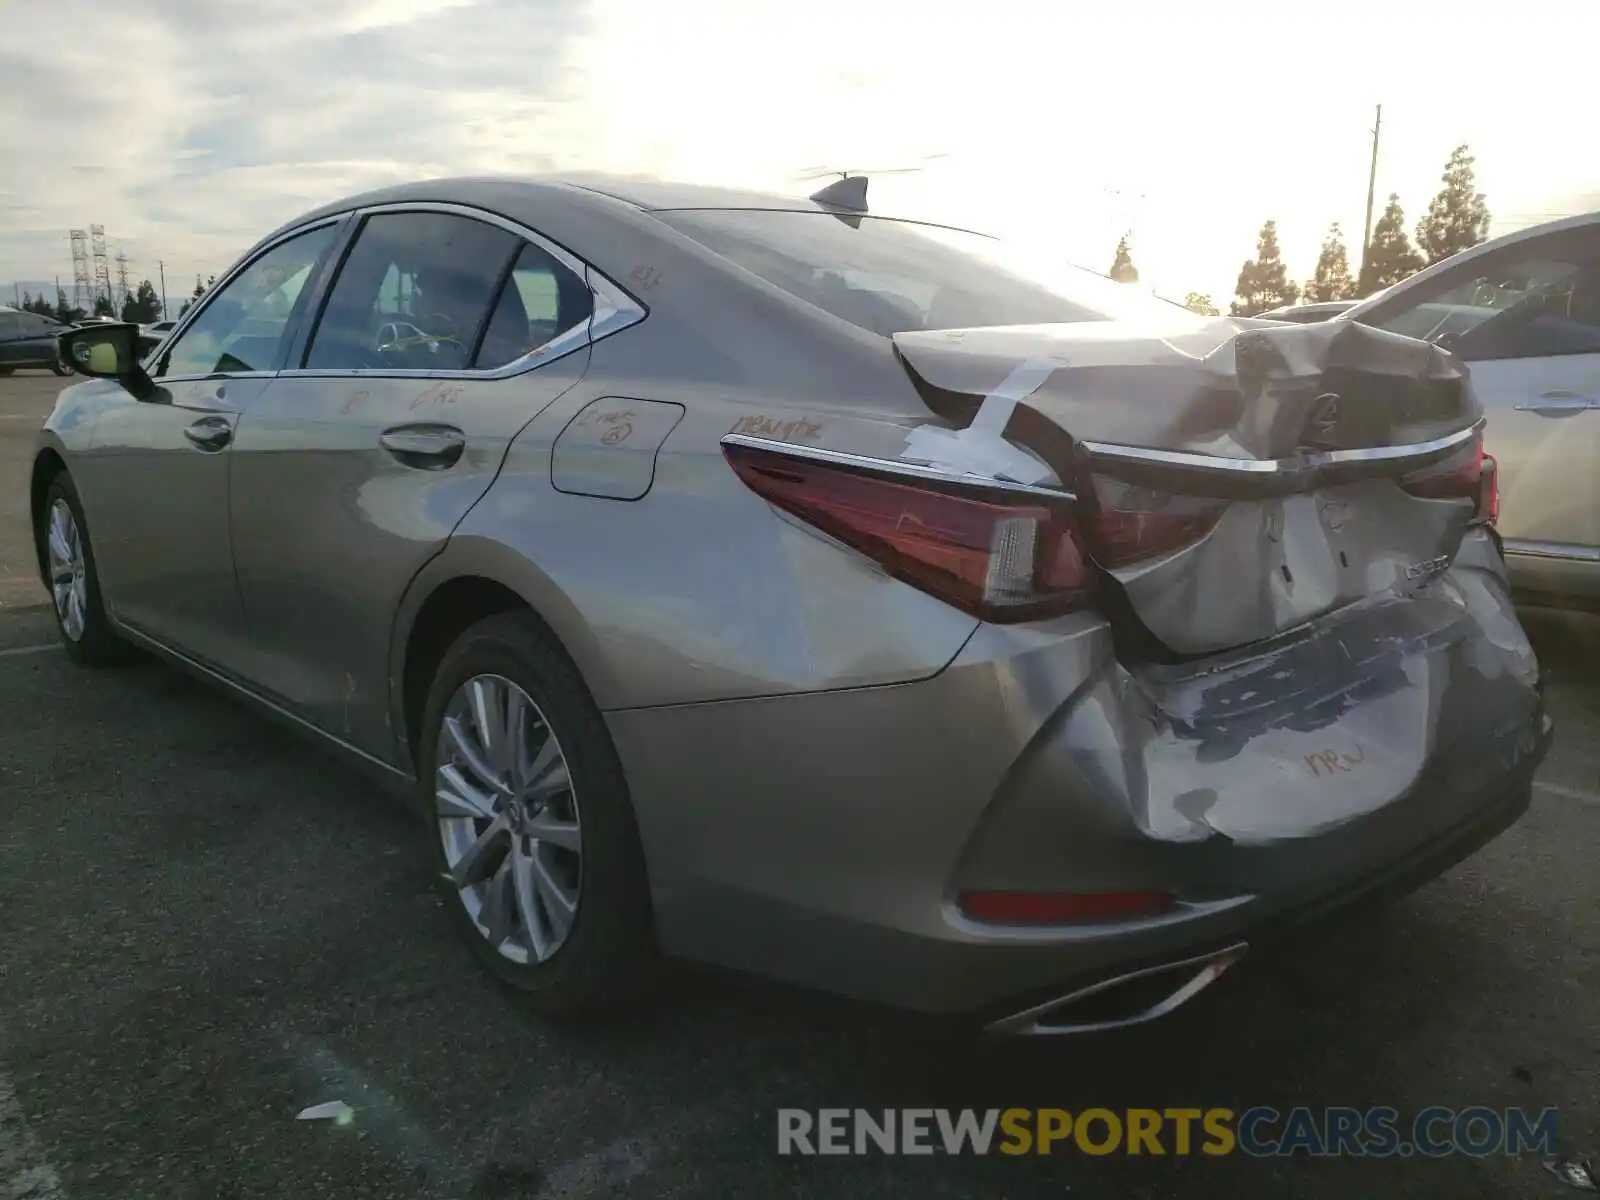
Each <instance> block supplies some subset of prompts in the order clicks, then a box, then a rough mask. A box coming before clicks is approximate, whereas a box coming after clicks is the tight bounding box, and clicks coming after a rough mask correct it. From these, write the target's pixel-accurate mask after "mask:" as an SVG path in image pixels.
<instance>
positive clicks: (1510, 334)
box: [1371, 234, 1600, 362]
mask: <svg viewBox="0 0 1600 1200" xmlns="http://www.w3.org/2000/svg"><path fill="white" fill-rule="evenodd" d="M1406 300H1408V301H1409V302H1408V303H1402V304H1401V305H1400V306H1399V307H1397V308H1392V309H1388V310H1387V311H1385V312H1383V313H1380V314H1378V315H1377V317H1376V320H1374V321H1372V322H1371V323H1373V324H1376V325H1378V326H1379V327H1380V328H1383V329H1387V330H1389V331H1391V332H1393V333H1401V334H1405V335H1406V336H1407V337H1414V338H1421V339H1423V340H1425V341H1430V342H1436V343H1438V344H1439V345H1442V346H1446V347H1448V348H1449V349H1450V350H1451V352H1453V353H1454V354H1456V355H1457V356H1458V357H1460V358H1463V359H1465V360H1467V361H1469V362H1483V361H1488V360H1493V359H1513V358H1546V357H1554V356H1558V355H1564V354H1597V353H1600V237H1596V236H1594V235H1589V234H1584V235H1582V236H1580V237H1576V238H1575V237H1573V236H1571V235H1567V236H1564V237H1561V238H1557V239H1547V240H1546V241H1544V242H1543V243H1542V244H1541V243H1539V242H1535V243H1532V244H1530V245H1529V246H1527V247H1518V248H1515V249H1514V250H1512V251H1508V252H1506V253H1504V254H1499V255H1492V256H1486V257H1485V259H1484V260H1483V262H1482V263H1481V264H1472V265H1471V266H1470V267H1464V268H1463V269H1462V270H1461V271H1460V273H1451V274H1448V275H1441V277H1440V279H1439V280H1437V281H1435V283H1434V285H1433V286H1431V287H1428V288H1426V289H1419V290H1418V293H1417V294H1416V295H1415V296H1410V297H1406Z"/></svg>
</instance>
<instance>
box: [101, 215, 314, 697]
mask: <svg viewBox="0 0 1600 1200" xmlns="http://www.w3.org/2000/svg"><path fill="white" fill-rule="evenodd" d="M336 233H337V226H336V224H334V223H329V224H325V225H322V226H320V227H318V228H314V229H311V230H309V231H303V232H299V233H296V234H295V235H294V236H291V237H288V238H285V239H282V240H280V241H278V242H276V243H275V244H273V245H271V246H268V247H267V248H265V249H263V250H262V251H261V252H260V253H259V254H257V255H255V256H254V257H253V258H251V259H249V260H247V261H246V262H244V263H242V264H241V265H240V266H239V267H237V268H236V269H235V270H234V272H232V273H231V274H230V275H229V276H228V277H227V278H225V279H224V280H223V282H222V283H221V284H219V285H218V286H217V287H215V288H214V289H212V291H211V293H210V294H209V295H208V296H207V297H206V299H205V300H204V301H202V303H201V305H200V306H199V308H198V309H197V310H196V311H195V312H194V314H193V315H192V317H191V318H190V319H189V320H187V321H186V322H185V323H184V325H183V328H182V330H181V331H180V332H179V333H178V336H177V337H176V338H175V339H173V340H172V341H171V342H169V343H167V344H166V346H164V347H163V348H162V350H161V351H160V354H159V356H158V357H157V358H156V359H155V360H153V361H147V363H146V369H147V370H148V371H150V373H151V374H152V376H153V377H154V379H155V381H156V383H157V385H158V386H157V389H156V392H155V394H154V395H153V396H152V397H151V398H150V399H149V400H145V401H138V400H134V399H133V398H132V397H131V396H128V397H127V402H126V403H123V404H119V405H115V406H112V407H110V408H108V409H107V411H106V412H105V413H104V415H102V416H101V418H100V419H99V421H98V422H97V424H96V426H95V430H94V440H93V443H92V446H91V449H90V452H89V461H87V462H86V463H85V466H84V468H83V470H82V471H81V472H80V473H79V491H80V493H82V495H83V500H84V506H85V510H86V512H85V515H86V518H87V520H88V524H89V528H90V531H91V536H92V537H93V539H94V548H95V557H96V560H97V562H98V565H99V568H100V574H101V579H102V585H103V587H104V589H105V594H106V598H107V600H108V601H109V603H110V606H111V609H112V611H113V613H114V614H115V616H116V619H117V620H118V621H119V622H121V623H123V624H125V625H127V626H129V627H131V628H133V629H134V630H136V631H137V632H139V633H142V634H144V635H146V636H147V637H151V638H154V639H155V640H157V641H159V642H161V643H163V644H164V645H166V646H169V647H171V648H173V649H176V650H178V651H181V652H182V653H184V654H186V655H188V656H189V657H190V658H193V659H195V660H196V661H199V662H201V663H203V664H205V665H207V666H210V667H213V668H216V669H219V670H222V671H224V672H226V673H230V674H234V675H241V674H247V666H248V637H247V630H246V628H245V620H244V605H243V602H242V601H241V599H240V596H239V588H238V583H237V580H236V578H235V576H234V567H233V549H232V545H231V535H230V531H229V526H228V488H229V464H230V459H231V452H230V447H231V445H232V441H233V438H234V436H235V434H236V433H237V428H238V423H239V420H240V414H241V413H243V412H244V411H245V410H246V409H247V408H248V407H249V405H250V403H251V402H252V400H253V399H254V398H255V397H256V396H258V395H259V394H260V393H261V392H263V391H264V390H265V388H266V387H267V385H268V383H269V381H270V380H271V378H272V375H273V372H274V371H276V369H277V367H278V365H279V363H280V362H281V361H282V353H283V350H284V348H285V347H286V345H287V343H288V341H289V339H290V337H291V335H292V334H293V332H294V329H295V327H296V322H297V320H298V315H299V312H300V309H301V307H302V306H303V302H304V301H306V300H309V298H310V290H311V289H310V288H309V287H308V286H307V285H308V284H309V283H310V282H311V280H312V279H313V277H314V276H315V274H316V271H317V269H318V266H319V264H320V262H321V260H322V257H323V255H324V254H325V253H326V252H327V251H328V250H329V248H330V247H331V246H332V244H333V242H334V239H335V236H336Z"/></svg>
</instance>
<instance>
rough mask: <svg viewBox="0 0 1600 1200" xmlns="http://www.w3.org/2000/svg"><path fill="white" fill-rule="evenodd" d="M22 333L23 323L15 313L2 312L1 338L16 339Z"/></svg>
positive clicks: (0, 321) (0, 323)
mask: <svg viewBox="0 0 1600 1200" xmlns="http://www.w3.org/2000/svg"><path fill="white" fill-rule="evenodd" d="M20 331H21V323H20V322H19V321H18V319H17V314H16V313H14V312H0V337H15V336H16V335H17V334H18V333H19V332H20Z"/></svg>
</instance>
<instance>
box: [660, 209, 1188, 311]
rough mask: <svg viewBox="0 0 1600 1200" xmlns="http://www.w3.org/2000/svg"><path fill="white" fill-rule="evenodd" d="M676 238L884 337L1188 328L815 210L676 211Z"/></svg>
mask: <svg viewBox="0 0 1600 1200" xmlns="http://www.w3.org/2000/svg"><path fill="white" fill-rule="evenodd" d="M655 215H656V216H657V217H659V218H660V219H661V220H662V221H664V222H666V223H667V224H668V225H670V226H672V227H673V228H674V229H676V230H678V232H680V233H683V234H685V235H687V236H688V237H691V238H693V239H694V240H695V241H697V242H699V243H700V244H701V245H703V246H705V247H706V248H707V249H709V250H711V251H713V252H715V253H716V254H718V255H721V256H722V257H723V258H725V259H728V260H730V261H731V262H733V263H735V264H737V265H738V266H740V267H743V268H744V269H745V270H747V271H749V272H751V273H752V274H754V275H757V276H760V277H761V278H762V279H764V280H766V281H767V282H768V283H771V284H774V285H776V286H777V287H780V288H782V289H783V290H784V291H786V292H788V293H790V294H791V295H793V296H798V297H799V298H800V299H802V300H805V301H807V302H809V303H810V304H813V305H815V306H816V307H818V308H820V309H822V310H823V311H825V312H828V313H831V314H832V315H834V316H836V317H839V318H841V319H843V320H845V321H849V322H850V323H851V324H853V325H859V326H861V327H862V328H864V329H869V330H871V331H872V332H874V333H880V334H883V335H885V336H889V335H893V334H896V333H902V332H906V331H909V330H922V329H971V328H977V327H981V326H988V325H1040V324H1056V323H1060V322H1076V321H1108V320H1132V321H1141V322H1155V323H1159V324H1161V325H1165V326H1169V327H1170V326H1174V325H1178V326H1182V325H1185V324H1191V323H1199V321H1200V320H1201V318H1198V317H1196V316H1194V315H1193V314H1191V313H1188V312H1187V311H1186V310H1184V309H1183V308H1181V307H1179V306H1178V305H1175V304H1171V303H1169V302H1167V301H1164V300H1159V299H1156V298H1155V297H1154V296H1151V295H1149V294H1148V293H1141V292H1140V291H1139V290H1138V289H1137V288H1134V287H1130V286H1129V285H1126V284H1119V283H1113V282H1112V281H1111V280H1109V279H1107V278H1106V277H1105V276H1103V275H1096V274H1094V273H1093V272H1092V271H1085V270H1082V269H1081V268H1077V267H1072V266H1067V265H1064V264H1060V263H1053V262H1052V257H1051V256H1050V255H1049V254H1046V253H1042V252H1036V251H1031V250H1028V249H1025V248H1023V247H1020V246H1014V245H1010V244H1008V243H1005V242H1001V241H999V240H997V239H995V238H990V237H985V236H983V235H981V234H976V233H966V232H962V231H960V230H954V229H945V228H942V227H939V226H932V225H920V224H917V223H915V222H908V221H897V220H892V219H889V218H885V217H863V218H861V219H860V220H858V221H857V220H854V219H852V221H851V222H849V223H846V222H845V221H842V220H839V219H838V218H836V217H834V216H832V215H830V214H828V213H824V212H780V211H747V210H731V209H729V210H681V211H664V212H657V213H656V214H655Z"/></svg>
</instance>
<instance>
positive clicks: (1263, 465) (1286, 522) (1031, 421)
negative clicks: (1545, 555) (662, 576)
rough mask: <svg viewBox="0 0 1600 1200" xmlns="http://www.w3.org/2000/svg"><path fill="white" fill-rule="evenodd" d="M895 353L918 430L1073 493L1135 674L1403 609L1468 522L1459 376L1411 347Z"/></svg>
mask: <svg viewBox="0 0 1600 1200" xmlns="http://www.w3.org/2000/svg"><path fill="white" fill-rule="evenodd" d="M895 347H896V350H897V352H898V354H899V356H900V360H901V362H902V364H903V365H904V367H905V369H906V371H907V373H908V375H909V377H910V378H911V381H912V383H913V384H914V386H916V388H917V390H918V392H919V393H920V394H921V395H922V397H923V399H924V401H925V402H926V403H927V404H928V405H929V407H930V408H931V409H933V411H934V412H936V413H937V414H938V415H940V416H941V417H944V418H945V419H946V420H948V421H951V422H960V421H962V420H965V421H966V422H967V423H968V427H969V429H970V430H971V431H973V437H974V439H975V441H976V440H977V439H978V438H980V437H994V438H995V439H996V440H1000V439H1003V440H1004V441H1005V442H1007V443H1010V444H1011V445H1012V446H1013V447H1022V448H1025V449H1026V450H1028V451H1030V452H1031V454H1032V455H1036V456H1037V457H1038V459H1040V460H1042V461H1043V463H1044V464H1046V465H1047V467H1048V470H1049V471H1052V472H1054V474H1055V475H1056V476H1057V477H1058V478H1059V479H1060V480H1061V482H1062V483H1064V484H1066V485H1067V486H1069V487H1071V488H1072V490H1073V491H1074V492H1075V493H1076V494H1077V496H1078V498H1079V501H1080V504H1081V506H1082V509H1083V525H1084V532H1085V537H1086V540H1087V542H1088V545H1089V548H1090V550H1091V552H1092V554H1093V556H1094V559H1095V561H1096V563H1097V564H1098V566H1099V567H1100V569H1101V571H1102V573H1103V576H1104V583H1105V587H1104V588H1103V589H1102V600H1103V605H1104V607H1105V608H1106V610H1107V615H1108V616H1109V617H1111V619H1112V620H1113V622H1114V624H1116V625H1117V626H1118V627H1119V636H1120V637H1121V638H1122V639H1123V640H1124V641H1127V642H1129V644H1130V645H1135V644H1138V645H1140V646H1142V649H1140V650H1137V651H1136V652H1135V653H1136V656H1138V657H1147V658H1151V659H1155V660H1157V661H1160V660H1164V659H1165V660H1183V659H1187V658H1193V657H1198V656H1203V655H1210V654H1215V653H1218V652H1221V651H1226V650H1230V649H1233V648H1235V647H1240V646H1245V645H1249V644H1252V643H1256V642H1260V641H1263V640H1265V639H1270V638H1273V637H1276V636H1278V635H1280V634H1283V633H1285V632H1286V631H1289V630H1293V629H1295V628H1297V627H1299V626H1302V625H1305V624H1307V623H1308V622H1312V621H1315V620H1317V619H1318V618H1320V617H1323V616H1325V615H1327V614H1329V613H1333V612H1337V611H1339V610H1342V609H1344V608H1347V607H1349V606H1351V605H1354V604H1357V603H1360V602H1362V601H1365V600H1368V599H1370V598H1373V597H1378V596H1383V595H1398V596H1403V595H1410V594H1413V593H1415V592H1416V591H1417V590H1418V589H1420V588H1422V587H1424V586H1426V585H1427V584H1428V582H1429V581H1430V580H1432V579H1433V578H1435V577H1436V576H1437V575H1439V574H1440V573H1441V572H1442V571H1443V570H1445V569H1446V568H1447V567H1448V566H1449V565H1450V562H1451V561H1452V559H1453V557H1454V555H1455V553H1456V550H1457V548H1458V547H1459V545H1460V542H1461V539H1462V537H1463V535H1464V534H1465V532H1466V530H1467V529H1468V528H1469V527H1470V526H1471V525H1472V524H1473V523H1474V521H1475V520H1477V519H1478V517H1479V512H1478V509H1479V498H1480V497H1479V491H1480V476H1481V473H1482V458H1483V448H1482V428H1483V421H1482V414H1481V412H1480V409H1479V406H1478V403H1477V401H1476V398H1475V397H1474V395H1473V393H1472V390H1471V388H1470V386H1469V383H1468V378H1467V374H1466V371H1465V369H1464V368H1463V367H1462V366H1461V364H1459V363H1458V362H1457V361H1456V360H1455V359H1454V358H1453V357H1451V356H1450V355H1449V354H1448V353H1446V352H1445V351H1442V350H1440V349H1438V348H1437V347H1434V346H1431V345H1429V344H1428V343H1425V342H1420V341H1416V340H1414V339H1411V338H1405V337H1400V336H1398V335H1395V334H1389V333H1384V332H1382V331H1378V330H1373V329H1369V328H1367V327H1365V326H1362V325H1357V324H1354V323H1351V322H1344V321H1336V322H1329V323H1327V324H1323V325H1284V326H1274V327H1270V328H1263V327H1258V326H1254V325H1247V324H1243V323H1239V322H1234V321H1231V320H1221V321H1216V322H1208V323H1204V324H1202V325H1200V326H1198V327H1196V326H1194V325H1192V324H1186V325H1184V326H1182V327H1180V328H1176V329H1174V330H1161V329H1144V328H1135V327H1128V326H1125V325H1123V324H1119V323H1112V322H1094V323H1084V324H1083V325H1081V326H1080V325H1058V326H1038V327H1028V328H1011V329H975V330H954V331H945V332H938V333H909V334H901V335H897V336H896V338H895ZM1019 380H1021V381H1022V383H1023V384H1025V385H1026V390H1025V392H1024V391H1023V390H1022V388H1021V387H1019V382H1018V381H1019ZM918 432H919V433H920V432H921V431H918ZM939 432H940V433H941V434H942V438H943V440H942V441H935V440H933V439H932V438H931V437H929V436H927V435H924V436H923V438H921V439H918V438H917V436H916V435H915V434H914V435H913V438H912V439H910V441H909V442H908V447H907V451H906V457H908V458H916V457H919V456H923V457H926V458H928V460H929V461H938V460H937V459H936V458H935V457H934V456H935V455H938V454H949V452H948V451H946V450H945V449H944V447H945V445H946V444H948V443H952V442H959V441H960V440H961V438H962V436H963V434H964V433H966V432H967V431H961V432H958V433H955V434H950V433H947V432H945V431H939ZM930 448H931V449H930ZM975 448H976V447H975ZM954 459H955V456H954V455H950V457H949V458H948V459H947V460H946V461H947V463H948V465H952V466H961V467H963V469H971V467H970V465H967V464H963V463H959V462H956V461H954ZM985 462H986V463H988V464H990V465H991V466H995V465H996V464H999V463H1000V458H999V456H998V455H990V457H989V458H987V459H986V460H985ZM995 473H996V474H999V473H1000V470H999V469H995Z"/></svg>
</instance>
